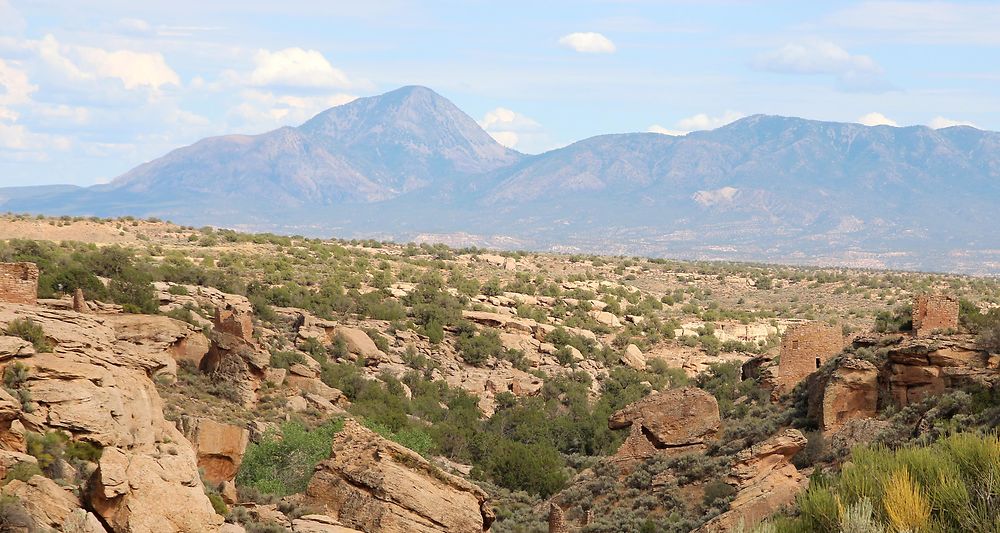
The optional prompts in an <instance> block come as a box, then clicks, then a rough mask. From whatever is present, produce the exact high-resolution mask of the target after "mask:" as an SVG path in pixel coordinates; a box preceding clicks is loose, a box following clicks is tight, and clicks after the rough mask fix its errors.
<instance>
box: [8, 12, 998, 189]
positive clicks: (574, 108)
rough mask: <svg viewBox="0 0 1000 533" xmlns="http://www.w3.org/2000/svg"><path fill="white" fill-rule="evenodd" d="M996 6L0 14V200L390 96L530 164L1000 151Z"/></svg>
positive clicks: (94, 179)
mask: <svg viewBox="0 0 1000 533" xmlns="http://www.w3.org/2000/svg"><path fill="white" fill-rule="evenodd" d="M997 28H1000V2H882V1H876V2H802V1H801V0H798V1H794V2H783V1H756V2H743V1H736V0H732V1H721V0H720V1H712V0H702V1H693V0H692V1H669V0H661V1H644V0H605V1H596V0H593V1H592V0H575V1H557V0H546V1H542V2H540V1H537V0H535V1H532V2H523V1H519V0H507V1H504V2H490V1H485V0H484V1H478V0H464V1H437V2H411V1H406V0H365V1H364V2H358V1H348V2H341V1H330V0H327V1H305V0H283V1H280V2H275V1H269V2H260V1H256V0H240V1H238V2H237V1H233V0H210V1H205V0H201V1H198V2H195V1H193V0H172V1H171V2H158V1H144V2H135V1H134V0H129V1H125V0H91V1H88V2H65V1H63V2H56V1H50V0H31V1H21V0H0V186H20V185H42V184H57V183H70V184H75V185H92V184H95V183H105V182H107V181H109V180H111V179H113V178H115V177H116V176H118V175H121V174H122V173H124V172H126V171H128V170H129V169H131V168H133V167H135V166H136V165H139V164H141V163H143V162H145V161H149V160H151V159H154V158H156V157H158V156H161V155H163V154H165V153H167V152H169V151H170V150H172V149H175V148H178V147H181V146H185V145H187V144H190V143H192V142H195V141H197V140H198V139H201V138H204V137H208V136H212V135H222V134H227V133H249V134H254V133H262V132H265V131H268V130H271V129H274V128H277V127H281V126H286V125H291V126H294V125H298V124H301V123H302V122H304V121H305V120H306V119H308V118H309V117H311V116H312V115H314V114H316V113H318V112H319V111H322V110H324V109H327V108H329V107H331V106H334V105H339V104H343V103H346V102H349V101H350V100H352V99H354V98H357V97H363V96H370V95H375V94H379V93H383V92H386V91H390V90H392V89H395V88H398V87H400V86H404V85H425V86H427V87H430V88H432V89H434V90H435V91H437V92H439V93H440V94H442V95H443V96H445V97H447V98H449V99H450V100H452V101H453V102H455V104H456V105H458V106H459V107H460V108H461V109H463V110H464V111H465V112H466V113H468V114H469V115H470V116H472V117H473V118H474V119H475V120H476V121H477V122H479V123H480V125H481V126H482V127H483V128H484V129H485V130H486V131H488V132H489V133H490V134H491V135H493V137H494V138H496V139H497V140H498V141H499V142H501V143H503V144H505V145H507V146H511V147H513V148H515V149H517V150H520V151H522V152H525V153H540V152H543V151H546V150H551V149H554V148H558V147H561V146H565V145H567V144H570V143H573V142H575V141H578V140H581V139H585V138H587V137H590V136H593V135H599V134H604V133H619V132H633V131H651V132H657V133H663V134H668V135H682V134H684V133H686V132H689V131H694V130H701V129H711V128H715V127H719V126H722V125H724V124H726V123H729V122H732V121H734V120H737V119H739V118H741V117H743V116H747V115H752V114H757V113H765V114H775V115H786V116H799V117H804V118H810V119H817V120H832V121H841V122H860V123H863V124H869V125H876V124H887V125H892V126H900V127H903V126H911V125H927V126H930V127H934V128H938V127H946V126H949V125H956V124H967V125H972V126H975V127H978V128H981V129H989V130H1000V31H998V30H997Z"/></svg>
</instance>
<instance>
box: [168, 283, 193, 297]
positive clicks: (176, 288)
mask: <svg viewBox="0 0 1000 533" xmlns="http://www.w3.org/2000/svg"><path fill="white" fill-rule="evenodd" d="M167 292H169V293H170V294H173V295H175V296H187V295H188V294H189V293H188V290H187V287H185V286H183V285H171V286H170V288H168V289H167Z"/></svg>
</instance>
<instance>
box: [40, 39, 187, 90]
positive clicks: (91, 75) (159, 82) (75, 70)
mask: <svg viewBox="0 0 1000 533" xmlns="http://www.w3.org/2000/svg"><path fill="white" fill-rule="evenodd" d="M26 47H27V48H29V49H32V50H34V51H35V52H36V53H37V57H38V58H39V59H41V60H42V62H43V63H44V64H45V65H47V66H48V67H49V68H50V69H52V70H53V71H54V72H55V73H57V74H58V75H60V76H61V77H63V78H64V79H65V80H68V81H75V82H82V81H98V80H118V81H119V82H121V84H122V86H124V87H125V89H127V90H130V91H131V90H136V89H148V90H152V91H158V90H159V89H161V88H162V87H163V86H165V85H174V86H180V84H181V81H180V76H178V75H177V72H175V71H174V70H173V69H172V68H170V66H169V65H168V64H167V62H166V60H165V59H164V58H163V56H162V55H161V54H159V53H149V52H138V51H134V50H105V49H103V48H94V47H89V46H76V45H64V44H62V43H60V42H59V40H58V39H56V37H55V36H54V35H51V34H49V35H46V36H45V37H43V38H42V39H41V40H39V41H29V42H27V43H26ZM93 89H94V90H100V88H93Z"/></svg>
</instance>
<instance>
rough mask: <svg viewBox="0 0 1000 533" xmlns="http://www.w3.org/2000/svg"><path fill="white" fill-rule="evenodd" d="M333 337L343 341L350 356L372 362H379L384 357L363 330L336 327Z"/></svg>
mask: <svg viewBox="0 0 1000 533" xmlns="http://www.w3.org/2000/svg"><path fill="white" fill-rule="evenodd" d="M334 336H339V337H340V338H342V339H344V343H345V344H347V351H349V352H350V353H352V354H355V355H358V356H361V357H365V358H368V359H374V360H380V359H381V358H382V357H385V354H383V353H382V351H381V350H379V349H378V346H376V345H375V341H373V340H372V338H371V337H369V336H368V334H367V333H365V331H364V330H363V329H359V328H352V327H349V326H338V327H337V328H336V329H335V330H334Z"/></svg>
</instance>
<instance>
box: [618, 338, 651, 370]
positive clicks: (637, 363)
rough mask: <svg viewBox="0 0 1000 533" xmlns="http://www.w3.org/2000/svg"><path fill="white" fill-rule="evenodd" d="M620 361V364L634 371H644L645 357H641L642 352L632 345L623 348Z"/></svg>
mask: <svg viewBox="0 0 1000 533" xmlns="http://www.w3.org/2000/svg"><path fill="white" fill-rule="evenodd" d="M621 360H622V363H625V364H626V365H627V366H630V367H632V368H634V369H636V370H646V357H645V356H643V355H642V350H640V349H639V347H638V346H636V345H634V344H629V345H628V346H626V347H625V351H624V352H623V353H622V357H621Z"/></svg>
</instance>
